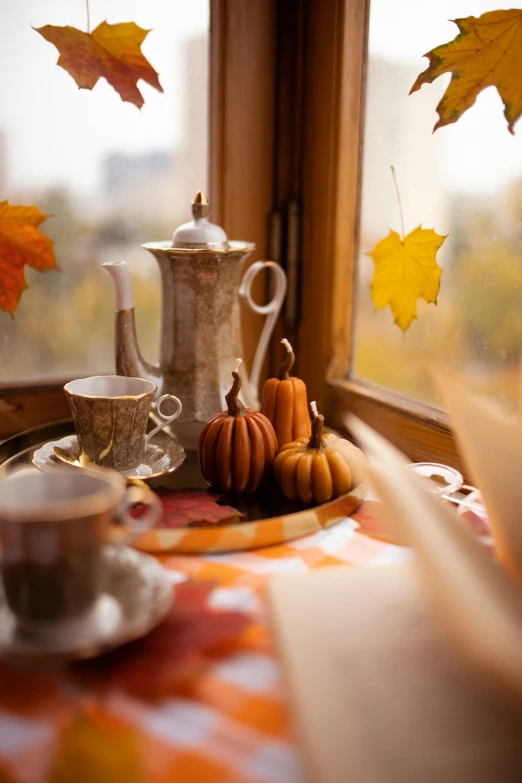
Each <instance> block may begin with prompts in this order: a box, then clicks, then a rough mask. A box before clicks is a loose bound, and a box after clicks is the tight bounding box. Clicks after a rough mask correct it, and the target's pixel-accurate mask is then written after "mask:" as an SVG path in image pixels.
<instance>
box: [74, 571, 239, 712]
mask: <svg viewBox="0 0 522 783" xmlns="http://www.w3.org/2000/svg"><path fill="white" fill-rule="evenodd" d="M214 588H215V584H214V583H213V582H181V583H180V584H178V585H176V587H175V588H174V602H173V604H172V608H171V610H170V612H169V614H168V615H167V617H166V618H165V620H163V622H161V623H160V625H158V626H157V628H155V629H154V630H153V631H151V633H149V634H148V635H147V636H145V637H144V638H143V639H140V640H138V641H136V642H133V643H131V644H128V645H126V646H125V647H122V648H120V649H119V650H115V651H114V652H112V653H109V654H107V655H105V656H103V657H102V658H98V659H96V660H92V661H87V662H84V663H81V664H79V665H78V666H77V673H78V674H79V675H80V676H81V677H86V678H87V679H88V681H90V680H91V678H92V679H93V680H94V681H95V682H100V683H101V684H102V686H103V687H104V688H108V689H111V688H117V689H122V690H125V691H127V692H128V693H132V694H133V695H135V696H139V697H140V698H143V699H161V698H164V697H166V696H168V695H169V694H172V693H174V692H176V691H178V690H180V689H184V688H186V687H187V686H188V685H189V684H190V683H191V682H193V681H194V680H195V679H196V678H197V677H198V675H200V674H201V671H202V670H203V669H204V668H205V667H206V665H207V663H208V661H209V659H210V658H211V657H213V656H216V655H219V654H220V653H222V652H226V651H228V650H229V649H230V647H231V646H232V645H234V644H235V645H236V646H237V640H238V637H240V635H241V634H242V632H243V631H244V629H245V628H246V626H247V625H248V623H249V622H250V618H249V617H248V615H246V614H244V613H243V612H237V611H228V610H221V609H213V608H212V607H211V606H210V604H209V598H210V595H211V593H212V592H213V590H214Z"/></svg>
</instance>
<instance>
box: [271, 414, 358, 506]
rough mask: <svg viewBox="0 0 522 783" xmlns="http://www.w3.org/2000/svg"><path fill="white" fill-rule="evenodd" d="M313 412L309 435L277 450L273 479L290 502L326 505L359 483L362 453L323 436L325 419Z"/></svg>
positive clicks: (331, 437) (355, 447) (335, 437)
mask: <svg viewBox="0 0 522 783" xmlns="http://www.w3.org/2000/svg"><path fill="white" fill-rule="evenodd" d="M310 408H311V410H312V415H313V420H312V436H311V438H310V440H308V438H297V440H295V441H293V442H292V443H287V444H286V445H285V446H283V448H282V449H281V450H280V451H279V453H278V455H277V457H276V458H275V462H274V476H275V479H276V481H277V483H278V484H279V486H280V487H281V489H282V491H283V493H284V494H285V495H286V497H287V498H289V500H301V501H302V502H303V503H308V504H311V503H315V504H321V503H328V501H329V500H333V499H334V498H337V497H340V495H344V494H345V493H346V492H349V491H350V490H351V489H353V487H355V486H357V485H358V484H360V483H361V481H362V470H361V466H362V463H364V461H365V459H366V458H365V457H364V454H363V453H362V451H361V450H360V449H358V448H357V446H354V445H353V443H350V442H349V441H347V440H344V439H343V438H338V437H337V436H336V435H333V434H328V435H324V436H323V434H322V433H323V425H324V416H321V415H320V414H318V413H317V407H316V404H315V402H312V403H311V404H310Z"/></svg>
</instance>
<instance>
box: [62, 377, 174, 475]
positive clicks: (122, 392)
mask: <svg viewBox="0 0 522 783" xmlns="http://www.w3.org/2000/svg"><path fill="white" fill-rule="evenodd" d="M64 390H65V393H66V395H67V398H68V400H69V405H70V408H71V412H72V415H73V419H74V426H75V429H76V434H77V436H78V446H79V452H80V456H85V457H87V459H88V460H89V461H90V462H94V463H95V464H97V465H101V466H103V467H106V468H113V469H114V470H122V471H125V470H132V469H133V468H137V467H138V465H140V464H141V462H142V461H143V455H144V453H145V449H146V448H147V445H148V443H149V441H150V439H151V438H152V437H153V436H154V435H155V434H156V433H157V432H159V430H161V429H162V428H163V427H166V426H167V424H171V422H173V421H174V420H175V419H177V418H178V416H179V414H180V413H181V407H182V406H181V401H180V400H179V399H178V397H174V395H172V394H164V395H163V396H162V397H160V398H159V399H158V400H157V401H156V402H154V395H155V394H156V392H157V387H156V385H155V384H154V383H152V381H146V380H144V379H143V378H127V377H126V376H124V375H105V376H103V375H100V376H96V377H93V378H81V379H79V380H77V381H71V382H70V383H67V384H66V385H65V386H64ZM166 400H172V401H173V402H174V404H175V406H176V410H175V412H174V413H172V414H166V413H164V412H162V410H161V405H162V403H164V402H165V401H166ZM151 410H155V411H156V412H157V413H158V415H159V416H160V417H161V418H162V419H163V421H162V422H161V424H158V426H157V427H156V428H155V429H153V430H152V432H149V434H148V435H146V434H145V433H146V430H147V421H148V418H149V413H150V411H151Z"/></svg>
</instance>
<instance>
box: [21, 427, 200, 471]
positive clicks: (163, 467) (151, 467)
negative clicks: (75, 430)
mask: <svg viewBox="0 0 522 783" xmlns="http://www.w3.org/2000/svg"><path fill="white" fill-rule="evenodd" d="M55 446H60V448H62V449H65V450H66V451H69V452H70V453H71V454H73V455H74V456H75V457H78V454H79V449H78V438H77V437H76V435H66V436H65V438H61V439H60V440H50V441H48V442H47V443H45V444H44V445H43V446H41V447H40V448H39V449H37V450H36V451H35V452H34V455H33V460H32V462H33V465H35V466H36V467H37V468H39V470H42V471H43V472H44V473H45V472H46V471H48V470H54V469H55V468H57V467H58V466H62V467H63V465H64V463H63V462H61V461H60V460H59V459H58V458H57V457H55V456H54V454H53V448H54V447H55ZM184 459H185V450H184V448H183V446H180V445H179V443H176V442H175V441H174V440H173V439H172V438H171V437H170V435H167V433H165V432H158V433H157V434H156V435H154V437H153V438H151V439H150V441H149V444H148V446H147V450H146V452H145V456H144V459H143V462H142V463H141V465H139V466H138V467H137V468H134V470H126V471H119V472H120V474H121V475H122V476H125V477H127V478H141V479H152V478H158V477H159V476H164V475H165V474H166V473H170V472H171V471H173V470H176V468H179V466H180V465H181V464H182V462H183V461H184ZM70 467H72V468H73V469H74V468H75V466H74V465H71V466H70ZM78 467H79V466H78Z"/></svg>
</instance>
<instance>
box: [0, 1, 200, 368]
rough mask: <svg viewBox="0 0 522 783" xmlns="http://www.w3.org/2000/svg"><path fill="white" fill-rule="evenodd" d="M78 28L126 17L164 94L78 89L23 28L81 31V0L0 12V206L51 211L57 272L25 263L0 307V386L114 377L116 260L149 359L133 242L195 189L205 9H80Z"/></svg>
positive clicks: (141, 5) (165, 221)
mask: <svg viewBox="0 0 522 783" xmlns="http://www.w3.org/2000/svg"><path fill="white" fill-rule="evenodd" d="M89 6H90V21H91V30H92V29H94V28H95V27H96V26H97V25H98V24H99V23H101V22H102V21H104V20H107V21H108V22H109V23H112V24H114V23H117V22H129V21H133V22H135V23H136V24H137V25H139V26H140V27H142V28H145V29H149V30H151V32H150V33H149V35H148V36H147V38H146V39H145V42H144V43H143V45H142V51H143V53H144V55H145V57H146V58H147V59H148V60H149V62H150V63H151V64H152V66H153V67H154V68H155V69H156V71H158V73H159V79H160V82H161V84H162V86H163V89H164V92H163V93H159V92H157V91H156V90H154V89H153V88H151V87H149V86H148V85H147V84H145V83H144V82H142V81H141V82H139V83H138V87H139V89H140V91H141V92H142V94H143V96H144V99H145V105H144V106H143V108H142V109H141V111H140V110H139V109H137V108H136V107H135V106H133V105H131V104H129V103H123V101H122V100H121V99H120V97H119V95H118V94H117V93H116V92H115V91H114V90H113V88H112V87H110V86H109V85H108V84H107V82H106V81H105V80H104V79H101V80H100V81H99V82H98V84H97V85H96V87H95V88H94V90H92V91H89V90H79V89H78V88H77V86H76V84H75V82H74V81H73V79H72V77H71V76H70V75H69V74H68V73H67V72H66V71H65V70H63V69H62V68H60V67H58V66H57V65H56V61H57V59H58V52H57V50H56V48H55V47H54V46H52V45H51V44H50V43H48V42H47V41H45V40H44V39H43V38H42V37H41V36H40V35H39V34H38V33H36V32H35V31H34V30H33V29H32V28H33V27H41V26H43V25H46V24H53V25H71V26H73V27H77V28H79V29H82V30H86V29H87V14H86V3H85V0H83V1H82V0H76V1H75V2H73V1H72V0H45V2H42V0H23V2H10V3H7V2H4V3H3V4H2V12H1V18H2V24H1V25H0V72H1V73H2V74H3V78H2V80H0V200H3V199H8V200H9V203H10V204H28V205H33V204H34V205H36V206H37V207H38V208H39V209H40V210H42V211H43V212H45V213H46V214H50V215H52V217H50V218H49V219H48V220H46V221H45V222H44V223H43V224H42V226H41V230H42V231H43V232H44V233H45V234H47V235H48V236H49V237H51V238H52V239H53V240H54V242H55V251H56V257H57V262H58V265H59V267H60V271H59V272H54V271H53V272H46V273H39V272H37V271H35V270H33V269H31V268H27V267H26V280H27V283H28V286H29V288H28V289H27V290H26V291H24V293H23V294H22V298H21V300H20V304H19V306H18V309H17V310H16V312H15V316H14V318H11V316H10V315H8V314H7V313H5V312H3V311H1V310H0V382H1V381H4V382H5V381H14V380H19V379H22V378H34V377H41V376H59V375H75V374H80V373H81V374H89V373H90V372H98V371H107V370H111V369H113V367H114V346H113V343H114V340H113V320H114V292H113V286H112V281H111V279H110V278H109V276H108V275H107V273H106V272H105V271H104V270H103V269H102V268H101V264H102V262H103V261H108V260H120V259H124V260H126V261H127V262H128V264H129V267H130V269H131V272H132V276H133V280H134V293H135V300H136V312H137V325H138V331H139V336H140V344H141V347H142V351H143V353H144V354H145V356H146V357H147V359H149V360H150V361H155V360H156V358H157V351H158V337H159V308H160V291H159V274H158V271H157V269H156V262H155V260H154V258H153V257H152V256H151V255H150V254H149V253H147V252H146V251H144V250H142V249H141V247H140V245H141V244H142V243H143V242H147V241H154V240H165V239H169V238H170V237H171V236H172V232H173V230H174V228H176V226H177V225H179V224H180V223H182V222H185V221H186V220H189V219H190V217H191V215H190V203H191V202H192V199H193V196H194V194H195V193H196V191H197V190H199V189H205V188H206V182H207V163H208V155H207V148H208V144H207V119H208V73H207V72H208V31H209V4H208V0H191V2H190V3H187V2H185V0H168V2H166V1H165V0H147V2H146V3H145V2H141V1H140V0H90V2H89Z"/></svg>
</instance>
